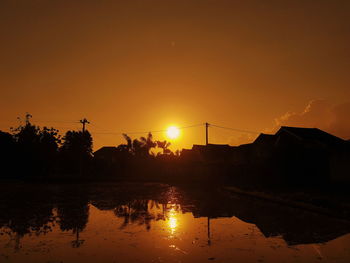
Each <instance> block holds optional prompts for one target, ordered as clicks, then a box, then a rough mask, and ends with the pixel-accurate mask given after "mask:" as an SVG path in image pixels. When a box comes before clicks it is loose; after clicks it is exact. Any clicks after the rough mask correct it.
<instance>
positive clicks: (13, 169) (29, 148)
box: [0, 120, 92, 179]
mask: <svg viewBox="0 0 350 263" xmlns="http://www.w3.org/2000/svg"><path fill="white" fill-rule="evenodd" d="M91 159H92V137H91V134H90V133H89V132H88V131H85V132H81V131H68V132H67V133H66V134H65V135H64V136H63V137H62V136H61V135H60V134H59V131H58V130H57V129H55V128H47V127H43V128H40V127H39V126H36V125H34V124H32V123H31V122H30V121H29V120H27V121H26V123H25V124H24V125H20V126H19V127H17V128H14V129H11V133H8V132H3V131H0V162H1V177H2V178H7V179H11V178H14V179H28V178H34V177H36V178H40V177H47V176H50V175H54V174H58V173H62V174H65V173H66V174H79V173H81V168H82V164H83V163H85V162H86V163H88V162H90V160H91Z"/></svg>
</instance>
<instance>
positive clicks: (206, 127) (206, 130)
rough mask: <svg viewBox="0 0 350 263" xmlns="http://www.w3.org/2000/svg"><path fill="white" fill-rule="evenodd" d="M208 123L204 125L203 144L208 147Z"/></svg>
mask: <svg viewBox="0 0 350 263" xmlns="http://www.w3.org/2000/svg"><path fill="white" fill-rule="evenodd" d="M209 125H210V124H209V123H207V122H206V123H205V144H206V145H208V144H209V138H208V128H209Z"/></svg>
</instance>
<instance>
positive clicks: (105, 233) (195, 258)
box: [0, 184, 350, 262]
mask: <svg viewBox="0 0 350 263" xmlns="http://www.w3.org/2000/svg"><path fill="white" fill-rule="evenodd" d="M0 196H1V201H0V208H1V215H0V227H1V229H0V232H1V235H0V262H350V234H349V233H350V223H349V222H347V221H344V220H340V219H336V218H332V217H328V216H322V215H318V214H314V213H310V212H306V211H303V210H298V209H295V208H289V207H283V206H280V205H277V204H272V203H266V202H264V201H259V200H254V199H249V198H248V197H244V196H240V195H234V194H231V193H228V192H226V191H223V190H220V189H205V190H203V189H180V188H177V187H172V186H167V185H155V184H143V185H139V184H138V185H137V184H115V185H99V186H78V185H76V186H32V187H28V186H18V187H13V188H11V187H6V189H3V190H2V192H1V194H0Z"/></svg>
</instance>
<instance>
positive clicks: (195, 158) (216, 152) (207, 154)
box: [181, 144, 233, 163]
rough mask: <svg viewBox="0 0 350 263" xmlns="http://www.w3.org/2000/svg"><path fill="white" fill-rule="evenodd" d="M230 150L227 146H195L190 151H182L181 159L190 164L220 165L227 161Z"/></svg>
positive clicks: (230, 147)
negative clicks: (190, 162)
mask: <svg viewBox="0 0 350 263" xmlns="http://www.w3.org/2000/svg"><path fill="white" fill-rule="evenodd" d="M232 148H233V147H232V146H229V145H228V144H208V145H198V144H195V145H193V146H192V149H190V150H188V149H183V150H182V152H181V158H182V159H183V160H186V161H192V162H206V163H222V162H227V161H228V160H229V158H230V155H231V152H232Z"/></svg>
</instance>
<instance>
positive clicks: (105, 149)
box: [94, 146, 119, 155]
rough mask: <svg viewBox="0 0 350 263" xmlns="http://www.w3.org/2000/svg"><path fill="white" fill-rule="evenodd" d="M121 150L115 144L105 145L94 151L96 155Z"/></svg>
mask: <svg viewBox="0 0 350 263" xmlns="http://www.w3.org/2000/svg"><path fill="white" fill-rule="evenodd" d="M116 152H119V151H118V149H117V147H115V146H104V147H101V148H100V149H98V150H97V151H96V152H94V155H96V154H97V155H99V154H113V153H116Z"/></svg>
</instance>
